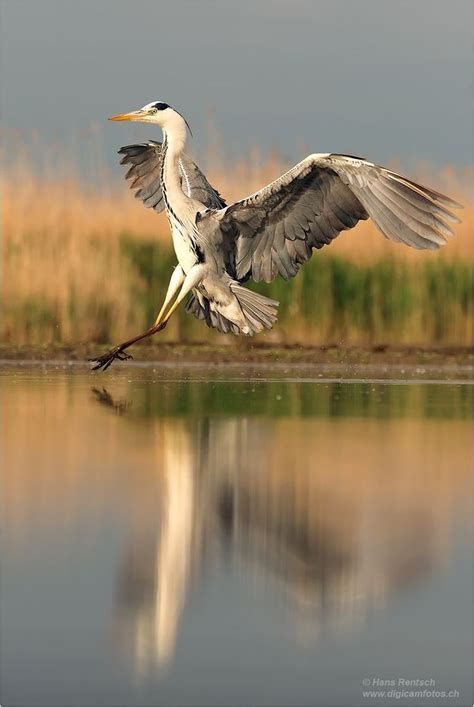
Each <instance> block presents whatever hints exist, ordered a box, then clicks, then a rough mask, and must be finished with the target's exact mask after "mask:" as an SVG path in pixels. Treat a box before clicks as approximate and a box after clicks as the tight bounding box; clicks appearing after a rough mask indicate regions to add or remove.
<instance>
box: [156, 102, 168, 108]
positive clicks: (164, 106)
mask: <svg viewBox="0 0 474 707" xmlns="http://www.w3.org/2000/svg"><path fill="white" fill-rule="evenodd" d="M153 108H154V109H155V110H165V109H166V108H169V105H168V104H167V103H161V101H158V103H155V105H154V106H153Z"/></svg>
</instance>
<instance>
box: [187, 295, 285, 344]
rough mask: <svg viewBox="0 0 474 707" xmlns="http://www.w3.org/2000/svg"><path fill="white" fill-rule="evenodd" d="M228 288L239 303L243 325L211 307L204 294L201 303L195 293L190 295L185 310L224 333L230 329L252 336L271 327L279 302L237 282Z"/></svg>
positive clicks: (275, 318)
mask: <svg viewBox="0 0 474 707" xmlns="http://www.w3.org/2000/svg"><path fill="white" fill-rule="evenodd" d="M230 288H231V291H232V294H233V295H234V296H235V297H236V299H237V301H238V303H239V306H240V310H241V312H242V315H243V319H244V325H243V326H239V325H238V324H236V323H235V321H231V320H230V319H228V318H227V317H225V316H224V315H223V314H222V312H218V311H216V310H215V309H211V306H210V303H209V300H208V299H207V298H206V297H204V296H202V297H201V299H202V303H201V301H200V300H199V299H198V298H197V297H196V296H195V295H191V297H190V298H189V300H188V303H187V305H186V311H187V312H189V313H190V314H194V316H195V317H197V318H198V319H203V320H204V321H205V322H206V324H207V326H208V327H210V328H214V329H217V330H218V331H221V332H223V333H224V334H227V333H228V332H229V331H231V332H232V333H233V334H237V335H238V334H245V335H247V336H253V334H258V333H259V332H261V331H263V329H271V328H272V326H273V324H274V323H275V322H276V320H277V311H276V310H277V307H278V304H279V303H278V302H277V301H276V300H273V299H270V298H269V297H265V296H264V295H259V294H257V293H256V292H252V290H247V288H245V287H242V286H241V285H239V284H238V283H237V282H232V283H231V284H230ZM239 316H240V315H239Z"/></svg>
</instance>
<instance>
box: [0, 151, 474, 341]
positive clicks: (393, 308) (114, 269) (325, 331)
mask: <svg viewBox="0 0 474 707" xmlns="http://www.w3.org/2000/svg"><path fill="white" fill-rule="evenodd" d="M14 146H15V150H14V157H13V158H11V157H10V158H9V159H8V160H7V169H5V171H4V173H3V175H2V195H3V205H4V208H3V232H2V263H3V268H2V269H3V272H2V318H1V336H2V340H3V341H4V342H11V343H15V344H18V343H28V344H39V343H51V342H62V343H74V342H80V341H95V342H102V343H107V342H111V341H115V340H116V339H121V338H123V337H124V336H127V335H129V334H132V333H135V332H137V331H139V330H141V328H142V327H144V326H145V325H147V324H148V323H149V322H150V321H152V319H153V318H154V316H155V315H156V311H157V309H158V308H159V305H160V300H161V299H162V297H163V295H164V291H165V289H166V285H167V282H168V279H169V276H170V274H171V270H172V267H173V264H174V262H175V260H174V254H173V252H172V248H171V242H170V238H169V232H168V227H167V223H166V219H165V218H164V217H163V216H162V215H157V214H155V213H154V212H150V211H147V210H146V209H144V208H143V206H142V205H141V203H139V202H138V201H137V200H135V199H134V198H133V196H132V193H131V192H130V191H129V190H128V189H127V187H126V185H125V184H124V183H123V182H121V181H119V180H118V179H117V177H116V176H114V175H112V174H111V173H110V172H109V171H108V170H107V169H106V168H105V167H104V166H103V164H99V165H98V167H97V169H96V174H95V176H94V179H93V180H91V181H87V180H84V179H83V178H81V176H79V174H78V169H77V164H76V162H75V161H74V160H73V159H71V158H65V157H63V158H62V159H61V160H60V164H61V165H62V166H61V168H58V166H57V165H53V164H47V165H43V166H42V167H38V160H37V158H35V160H33V159H32V157H31V154H30V152H29V150H27V149H26V148H25V145H24V144H23V143H22V142H21V141H20V140H17V141H16V143H15V145H14ZM217 153H218V151H217V150H210V151H209V154H208V155H207V159H205V160H200V162H201V163H202V164H203V166H204V167H205V169H206V171H207V174H208V176H209V179H210V181H211V182H212V183H213V184H215V185H216V187H217V188H218V189H219V191H220V192H221V193H222V194H223V195H224V196H225V198H227V199H228V200H232V199H235V198H238V197H241V196H243V195H245V194H248V193H251V192H252V191H254V190H256V189H257V188H258V187H259V186H262V185H264V184H266V183H268V182H269V181H270V180H271V179H273V178H275V177H276V176H278V174H281V172H282V171H284V170H285V169H287V168H288V166H289V165H288V164H287V163H286V162H285V161H284V160H283V159H282V158H281V156H279V155H278V154H276V153H273V154H269V155H262V154H260V153H258V151H256V150H251V151H249V154H246V155H245V156H244V158H242V159H240V160H235V159H232V158H231V157H226V159H225V160H221V159H219V157H218V156H217ZM393 166H395V167H396V165H393ZM414 176H415V177H416V178H418V179H419V180H420V181H424V182H426V183H427V184H429V185H432V186H434V187H435V188H439V189H440V190H442V191H445V192H446V193H447V194H449V195H450V196H452V197H453V198H455V199H457V200H459V201H460V202H461V203H463V204H465V208H464V210H463V212H462V214H461V215H462V220H463V221H462V224H461V225H459V226H458V227H456V229H455V230H456V234H455V236H454V237H453V238H452V239H451V240H450V242H449V244H448V245H447V246H446V247H445V248H443V249H442V250H441V251H437V252H419V251H414V250H411V249H409V248H405V247H403V246H399V245H396V244H393V243H389V242H388V241H386V240H385V239H384V238H383V237H382V236H381V235H380V234H379V233H377V232H376V229H375V228H374V226H373V225H372V224H371V222H364V223H361V224H359V225H358V226H357V228H356V229H354V230H352V231H350V232H348V233H343V234H342V235H341V236H340V237H339V238H338V239H336V240H335V241H334V243H333V244H331V246H329V247H326V248H324V249H323V250H321V251H318V252H317V253H315V254H314V256H313V258H312V259H311V261H310V262H309V263H308V264H307V265H306V266H305V267H304V268H303V269H302V270H301V272H300V273H299V275H298V277H297V278H295V279H294V280H292V281H291V282H290V283H285V282H283V281H282V280H281V279H278V280H276V281H275V282H274V283H272V284H271V285H266V286H263V285H260V286H258V289H259V290H260V291H262V292H266V293H267V294H269V295H270V296H274V297H275V298H277V299H279V300H280V302H281V305H280V322H279V324H278V325H277V327H276V328H275V329H274V330H273V331H272V332H270V333H268V334H265V335H264V336H265V337H266V338H267V339H269V340H271V341H275V342H286V343H299V342H301V343H302V342H305V343H314V344H319V343H328V342H331V343H357V344H374V343H396V344H421V345H432V344H449V345H467V344H470V343H471V341H472V325H471V318H472V301H473V280H472V260H473V258H472V256H473V251H472V227H473V223H472V221H473V212H472V204H471V201H470V194H471V193H472V185H473V183H474V170H472V169H465V170H462V171H459V170H454V169H453V168H451V167H446V168H444V169H443V170H441V171H439V170H436V171H435V170H433V169H430V168H429V167H428V166H426V165H424V166H420V167H419V169H418V170H417V172H416V174H415V175H414ZM91 185H92V186H91ZM160 336H161V337H162V338H163V340H167V341H170V340H179V341H204V340H210V341H216V342H221V343H222V342H223V341H225V342H227V343H229V344H232V343H233V342H234V341H235V340H234V338H233V337H232V336H227V337H223V336H222V335H219V334H217V333H216V332H209V331H208V330H207V329H206V327H205V326H203V324H202V323H200V322H197V321H195V320H194V318H193V317H191V316H189V315H186V314H185V313H184V311H181V312H180V313H179V315H178V316H177V317H176V318H175V320H174V321H172V323H171V324H170V326H169V328H168V329H167V330H166V331H165V332H163V334H161V335H160ZM244 345H245V344H244Z"/></svg>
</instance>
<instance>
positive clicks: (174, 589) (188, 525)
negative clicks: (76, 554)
mask: <svg viewBox="0 0 474 707" xmlns="http://www.w3.org/2000/svg"><path fill="white" fill-rule="evenodd" d="M110 399H111V400H114V398H113V397H112V396H110ZM112 407H113V406H112ZM130 409H131V408H129V410H130ZM135 413H136V410H135V408H134V413H133V415H135ZM133 415H131V414H129V413H127V415H126V416H125V417H124V418H122V419H123V421H124V422H126V421H127V420H129V421H132V420H133ZM153 429H154V430H156V434H157V436H158V450H159V451H158V454H159V456H158V458H157V464H156V472H157V476H155V477H148V478H149V479H150V478H154V479H155V480H154V482H153V483H152V487H148V488H147V492H146V494H145V496H144V498H143V499H142V501H141V502H140V504H139V507H140V510H139V513H138V517H137V520H136V522H134V523H133V524H132V527H131V532H130V537H129V542H128V550H127V552H126V555H125V557H124V560H123V563H122V568H121V571H120V575H119V580H118V603H117V609H118V615H117V621H116V625H117V626H118V627H119V629H120V632H121V633H122V634H123V635H124V636H127V637H128V640H129V637H130V635H133V637H134V640H133V645H134V653H135V656H136V659H137V664H138V666H139V668H140V669H141V670H147V669H150V668H151V667H152V666H153V665H160V666H165V665H166V664H167V663H168V662H169V660H170V658H172V656H173V654H174V651H175V642H176V639H177V635H178V626H179V621H180V616H181V613H182V611H183V608H184V605H185V602H186V597H187V595H188V594H189V591H190V586H191V584H192V582H193V578H195V579H196V578H197V577H198V576H199V575H200V574H201V573H202V572H203V567H204V565H205V564H206V563H209V562H212V561H214V562H216V561H217V558H218V556H219V554H221V553H222V552H224V553H226V554H227V555H228V556H230V557H231V558H233V559H234V560H235V561H236V562H237V564H238V565H242V563H244V565H245V566H246V567H247V568H248V569H249V570H251V571H252V573H253V574H254V575H255V577H257V578H259V581H260V582H263V583H264V585H265V586H267V587H269V588H271V590H272V591H275V587H280V588H281V589H282V590H283V592H284V595H286V597H287V599H288V607H289V609H290V610H292V611H293V613H294V617H295V618H296V623H297V624H298V625H299V626H304V627H306V631H307V630H308V626H309V627H311V631H312V633H313V635H314V633H315V632H316V629H319V628H324V627H328V628H330V627H331V626H337V627H339V626H340V625H341V624H343V625H351V624H352V623H354V622H355V621H357V620H359V619H360V618H361V617H362V616H364V614H365V612H366V611H367V609H368V608H369V607H370V606H371V605H373V604H379V603H380V602H381V601H383V598H384V596H385V595H386V594H387V593H390V591H395V590H396V588H397V587H398V586H399V585H401V586H402V585H403V584H406V583H407V582H411V581H413V579H414V578H415V577H419V576H422V575H423V574H424V573H426V572H427V571H429V560H427V559H426V558H427V557H428V556H429V553H427V552H426V546H427V545H429V542H430V536H429V533H428V534H427V535H426V537H424V536H423V528H424V524H421V526H420V528H419V529H418V530H417V539H418V544H416V546H415V544H413V543H412V544H411V546H410V549H409V550H407V546H406V544H404V545H403V548H402V551H400V552H397V551H396V546H395V545H394V551H393V552H392V553H391V556H390V558H389V560H388V564H387V557H386V556H385V553H384V551H383V548H382V551H380V548H377V542H376V540H374V539H376V538H378V537H379V536H380V532H381V529H380V528H378V529H377V528H376V527H375V528H374V527H373V526H372V525H371V523H372V522H373V519H372V515H369V516H367V517H366V518H365V520H364V522H363V523H361V522H360V519H357V518H356V517H354V514H353V512H351V510H352V509H351V507H349V508H348V507H346V506H344V505H340V502H338V500H337V498H335V497H334V495H333V494H331V492H330V491H328V490H327V489H326V490H324V489H320V488H319V489H317V491H316V492H315V490H314V487H312V483H313V482H312V477H313V475H314V474H315V473H316V468H317V467H316V466H315V463H313V464H312V465H309V466H307V467H306V470H307V473H306V474H304V475H303V474H296V475H295V474H293V473H291V474H287V473H286V474H284V475H283V479H284V482H283V483H282V482H281V481H278V478H277V476H275V475H274V474H273V471H277V469H275V470H272V469H271V465H275V464H276V465H277V464H278V460H275V459H272V460H269V458H268V450H269V449H272V448H274V447H275V445H276V441H277V437H278V436H279V433H278V431H277V430H276V429H275V426H274V423H273V422H272V421H269V420H265V419H258V418H253V419H250V418H245V417H241V418H238V417H233V418H232V417H231V418H218V417H211V418H204V419H202V418H200V419H196V420H192V419H183V418H158V419H156V420H155V421H154V428H153ZM152 471H153V470H150V472H152ZM292 471H293V470H292ZM152 488H153V489H154V490H155V493H153V490H152ZM328 494H329V495H328ZM145 499H146V500H147V501H148V502H149V504H150V505H149V512H147V511H146V508H145V507H144V503H143V500H145ZM157 507H158V509H159V510H158V513H157ZM370 519H372V521H371V520H370ZM407 527H408V535H410V532H409V529H410V527H411V526H410V525H408V526H407ZM390 528H391V530H390ZM390 528H389V532H390V533H391V535H390V536H389V537H388V542H390V543H391V544H393V543H394V539H395V538H399V536H398V535H397V533H398V530H397V531H396V532H395V530H394V529H395V528H396V523H393V525H391V526H390ZM425 530H426V529H425ZM397 542H398V541H397ZM427 563H428V564H427ZM130 622H131V623H132V629H131V630H130Z"/></svg>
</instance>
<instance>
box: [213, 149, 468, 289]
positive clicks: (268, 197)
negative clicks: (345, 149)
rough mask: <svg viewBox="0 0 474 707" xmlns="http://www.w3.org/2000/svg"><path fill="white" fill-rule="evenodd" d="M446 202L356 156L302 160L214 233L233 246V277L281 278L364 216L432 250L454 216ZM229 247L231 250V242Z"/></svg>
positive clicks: (227, 214) (229, 211)
mask: <svg viewBox="0 0 474 707" xmlns="http://www.w3.org/2000/svg"><path fill="white" fill-rule="evenodd" d="M458 207H460V204H457V203H456V202H455V201H453V200H452V199H450V198H448V197H446V196H444V195H442V194H439V193H438V192H435V191H434V190H432V189H427V188H426V187H423V186H421V185H419V184H417V183H415V182H413V181H411V180H409V179H406V178H405V177H401V176H400V175H398V174H395V173H394V172H392V171H390V170H388V169H384V168H383V167H379V166H378V165H375V164H372V163H370V162H367V161H365V160H363V159H361V158H355V157H349V156H344V155H334V154H330V155H310V156H309V157H307V158H306V159H305V160H303V161H302V162H300V163H299V164H297V165H296V166H295V167H293V168H292V169H291V170H289V171H288V172H287V173H286V174H284V175H283V176H282V177H280V178H279V179H277V180H275V181H274V182H272V183H271V184H269V185H268V186H266V187H264V188H263V189H261V190H260V191H258V192H256V193H255V194H253V195H252V196H250V197H248V198H246V199H242V200H241V201H238V202H236V203H235V204H232V205H230V206H228V207H227V208H225V209H223V211H222V216H221V220H220V223H221V229H222V230H223V232H224V233H225V234H226V235H227V238H228V239H229V247H234V248H235V253H236V255H235V261H236V272H237V278H238V279H245V278H247V277H252V278H253V279H254V280H256V281H257V282H259V281H260V280H264V281H265V282H270V281H271V280H273V279H274V278H275V277H276V275H277V274H280V275H281V276H282V277H283V278H285V279H289V278H290V277H293V276H294V275H296V273H297V272H298V270H299V268H300V266H301V265H302V264H303V263H304V262H306V261H307V260H308V259H309V258H310V257H311V254H312V251H313V249H314V248H322V247H323V246H324V245H327V244H329V243H331V241H332V240H333V239H334V238H336V237H337V236H338V235H339V233H340V232H341V231H343V230H347V229H350V228H353V227H354V226H355V225H356V224H357V223H358V222H359V221H360V220H365V219H367V218H369V217H370V218H372V220H373V221H374V223H375V224H376V226H377V227H378V228H379V230H380V231H381V232H382V234H383V235H384V236H385V237H386V238H388V239H390V240H392V241H395V242H401V243H405V244H406V245H409V246H411V247H413V248H418V249H436V248H439V246H440V245H443V244H444V243H445V242H446V237H448V236H450V235H452V233H453V231H452V229H451V228H450V226H449V225H448V222H451V223H458V222H459V219H458V218H457V217H456V216H454V214H452V213H451V211H449V209H450V208H458ZM231 244H232V245H231Z"/></svg>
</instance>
